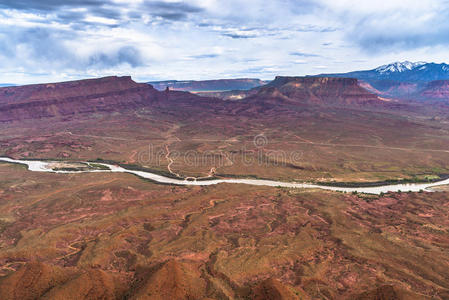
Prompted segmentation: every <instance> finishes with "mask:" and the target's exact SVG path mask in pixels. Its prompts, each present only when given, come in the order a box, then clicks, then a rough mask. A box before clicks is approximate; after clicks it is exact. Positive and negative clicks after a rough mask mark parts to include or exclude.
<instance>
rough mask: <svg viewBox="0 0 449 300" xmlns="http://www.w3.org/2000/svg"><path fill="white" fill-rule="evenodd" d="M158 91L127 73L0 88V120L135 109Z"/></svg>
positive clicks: (144, 103) (147, 103) (155, 95)
mask: <svg viewBox="0 0 449 300" xmlns="http://www.w3.org/2000/svg"><path fill="white" fill-rule="evenodd" d="M161 97H162V95H161V94H160V93H159V92H158V91H156V90H155V89H154V88H153V87H152V86H150V85H148V84H139V83H136V82H134V81H133V80H132V79H131V77H105V78H99V79H88V80H79V81H71V82H61V83H53V84H37V85H27V86H18V87H6V88H0V122H9V121H17V120H25V119H39V118H45V117H57V116H70V115H78V114H85V113H95V112H104V111H106V112H111V111H118V112H120V111H123V110H128V109H135V108H138V107H142V106H148V105H150V104H151V103H153V102H157V101H159V100H160V99H159V98H161Z"/></svg>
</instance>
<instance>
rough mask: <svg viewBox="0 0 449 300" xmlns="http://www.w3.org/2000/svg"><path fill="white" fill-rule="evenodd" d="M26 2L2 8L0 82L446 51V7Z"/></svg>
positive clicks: (345, 63)
mask: <svg viewBox="0 0 449 300" xmlns="http://www.w3.org/2000/svg"><path fill="white" fill-rule="evenodd" d="M30 1H32V0H17V1H16V2H11V4H10V5H9V6H8V5H5V4H3V5H2V4H0V64H2V73H1V74H0V82H9V81H11V79H14V81H15V82H17V83H25V82H27V83H28V82H36V81H41V80H44V79H45V80H48V81H57V80H60V79H67V78H71V79H73V78H81V77H91V76H102V75H112V74H131V75H132V76H134V78H136V79H138V80H142V81H143V80H152V79H171V78H176V79H205V78H217V77H244V76H251V77H261V78H263V79H269V78H272V77H273V76H275V75H306V74H316V73H317V72H320V73H321V72H323V73H327V72H343V71H349V70H354V69H366V68H371V67H375V66H377V65H380V64H385V63H388V62H390V61H395V60H430V61H441V60H444V59H445V57H447V56H446V54H447V46H448V45H449V40H448V38H447V36H449V22H448V21H447V20H448V17H449V13H448V12H449V5H448V1H437V0H428V1H414V0H382V1H376V2H373V1H354V0H316V1H311V0H273V1H262V0H246V1H242V0H227V1H219V0H191V1H175V0H171V1H162V0H161V1H150V0H135V1H131V0H114V1H112V0H109V1H107V0H106V1H96V0H83V1H73V0H67V1H66V2H60V3H57V2H55V1H53V0H42V1H40V2H39V3H36V2H33V3H31V2H30ZM28 2H30V3H31V4H29V5H27V3H28ZM83 2H84V3H86V4H85V5H84V6H83V5H79V3H83ZM55 3H57V4H55ZM39 30H42V32H44V33H45V32H46V34H43V33H42V32H40V31H39ZM39 32H40V33H39ZM38 34H43V35H42V38H44V39H46V42H47V43H51V45H49V47H48V48H45V47H42V46H39V39H41V40H42V38H39V36H38ZM33 36H34V38H33ZM292 53H297V54H298V55H296V56H295V55H292ZM301 53H302V54H303V55H302V56H301ZM61 74H64V75H61ZM61 77H64V78H61Z"/></svg>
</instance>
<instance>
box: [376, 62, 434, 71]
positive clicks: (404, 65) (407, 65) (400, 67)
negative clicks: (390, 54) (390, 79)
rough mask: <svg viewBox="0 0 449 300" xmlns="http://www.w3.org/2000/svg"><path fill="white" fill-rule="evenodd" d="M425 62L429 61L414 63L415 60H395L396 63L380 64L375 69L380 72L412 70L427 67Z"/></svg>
mask: <svg viewBox="0 0 449 300" xmlns="http://www.w3.org/2000/svg"><path fill="white" fill-rule="evenodd" d="M425 64H427V63H426V62H416V63H414V62H409V61H404V62H395V63H392V64H389V65H383V66H380V67H378V68H376V69H374V70H375V71H376V72H378V73H380V74H390V73H395V72H406V71H410V70H413V69H416V68H417V67H422V68H425V67H426V66H424V65H425Z"/></svg>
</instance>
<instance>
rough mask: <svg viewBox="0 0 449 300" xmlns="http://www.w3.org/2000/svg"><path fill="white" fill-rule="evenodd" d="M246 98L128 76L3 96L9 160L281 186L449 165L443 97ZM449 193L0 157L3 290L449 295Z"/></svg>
mask: <svg viewBox="0 0 449 300" xmlns="http://www.w3.org/2000/svg"><path fill="white" fill-rule="evenodd" d="M248 94H249V95H250V96H249V97H247V98H246V99H242V100H239V101H223V100H221V99H217V98H208V97H199V96H196V95H192V94H189V93H185V92H177V91H166V92H159V91H157V90H155V89H154V88H152V87H151V86H149V85H144V84H138V83H135V82H133V81H132V80H131V79H130V78H129V77H121V78H118V77H109V78H103V79H95V80H87V81H76V82H69V83H58V84H46V85H34V86H26V87H17V88H6V89H0V155H2V156H4V155H6V156H11V157H17V158H41V159H42V158H49V159H57V158H59V159H63V160H66V161H86V160H97V159H101V160H103V161H104V160H112V161H115V162H121V163H126V162H128V163H133V164H134V166H131V167H135V168H139V167H146V168H151V169H152V170H154V171H155V172H160V173H163V174H167V173H168V172H169V170H168V169H169V168H168V165H169V164H170V170H171V171H172V172H173V173H179V174H180V175H182V176H201V177H204V176H208V174H212V173H214V174H215V175H214V176H217V177H234V176H243V177H250V176H251V177H262V178H270V179H282V180H287V181H310V180H317V181H332V180H336V181H357V182H360V181H377V180H387V179H399V178H409V179H414V178H426V177H427V176H432V175H437V174H441V175H444V174H449V160H448V155H449V152H448V149H449V139H447V136H448V134H449V122H448V121H449V119H448V114H447V112H448V110H447V107H445V106H438V107H437V108H432V107H423V106H414V104H413V105H412V104H410V105H409V104H407V103H404V102H397V101H394V100H390V101H385V100H384V99H380V98H378V97H377V96H375V95H373V94H371V93H370V92H368V91H367V90H365V89H363V88H361V87H360V86H359V84H358V82H357V81H356V80H353V79H329V78H311V79H309V78H286V77H279V78H277V79H276V80H275V81H274V82H273V83H272V84H271V85H270V86H266V87H263V88H260V89H254V90H252V91H250V92H249V93H248ZM404 128H407V130H404ZM255 136H259V138H260V137H262V138H261V140H262V145H260V144H257V143H254V137H255ZM192 151H193V153H195V154H196V156H194V157H192V156H188V155H187V154H189V153H192ZM282 155H284V156H282ZM292 155H294V156H292ZM192 158H193V159H194V160H193V161H192V160H191V159H192ZM211 170H213V171H214V172H212V171H211ZM448 196H449V193H448V192H447V191H444V190H443V191H439V192H435V193H427V192H422V193H388V194H385V195H380V196H373V195H361V194H357V195H356V194H350V195H349V194H342V193H334V192H325V191H321V190H294V189H286V188H275V187H255V186H245V185H229V184H221V185H217V186H203V187H200V186H168V185H157V184H154V183H152V182H149V181H147V180H142V179H140V178H137V177H135V176H133V175H130V174H124V173H123V174H117V173H114V174H112V173H85V174H52V173H37V172H30V171H27V170H26V168H25V167H24V166H20V165H11V164H6V163H0V299H36V298H39V297H40V298H44V299H45V298H47V299H163V298H164V299H254V298H256V299H298V298H299V299H354V298H355V299H357V298H359V299H391V298H393V299H394V297H396V298H397V299H448V295H449V294H448V293H449V271H448V270H449V256H448V249H449V235H448V232H449V219H448V216H449V202H448V199H449V197H448ZM401 297H402V298H401Z"/></svg>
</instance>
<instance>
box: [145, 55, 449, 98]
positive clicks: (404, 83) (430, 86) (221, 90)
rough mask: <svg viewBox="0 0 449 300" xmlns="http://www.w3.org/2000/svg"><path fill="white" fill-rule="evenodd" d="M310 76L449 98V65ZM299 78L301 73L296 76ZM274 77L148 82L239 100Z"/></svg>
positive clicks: (398, 65)
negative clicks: (352, 81) (344, 79)
mask: <svg viewBox="0 0 449 300" xmlns="http://www.w3.org/2000/svg"><path fill="white" fill-rule="evenodd" d="M307 77H337V78H355V79H358V80H359V85H360V86H361V87H363V88H365V89H367V90H368V91H370V92H372V93H374V94H377V95H379V96H381V97H385V98H399V99H407V100H419V101H426V100H431V101H432V100H434V101H442V100H449V65H448V64H445V63H441V64H437V63H427V62H410V61H404V62H395V63H391V64H387V65H383V66H380V67H377V68H375V69H372V70H363V71H353V72H348V73H336V74H319V75H314V76H307ZM297 78H299V77H297ZM273 82H275V83H276V84H278V83H279V78H276V79H275V80H274V81H271V82H270V81H264V80H260V79H254V78H240V79H217V80H204V81H195V80H186V81H177V80H167V81H152V82H148V83H149V84H151V85H152V86H153V87H154V88H155V89H157V90H160V91H162V90H165V89H166V88H167V87H168V88H169V89H171V90H178V91H187V92H192V93H196V94H199V95H201V96H209V97H218V98H223V99H227V100H240V99H243V98H244V97H246V96H247V95H248V94H249V93H248V92H247V91H249V90H252V89H257V88H260V87H262V86H265V85H267V86H270V85H272V84H273Z"/></svg>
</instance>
